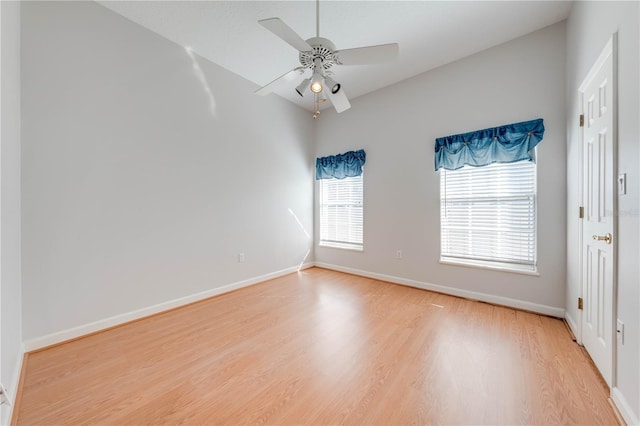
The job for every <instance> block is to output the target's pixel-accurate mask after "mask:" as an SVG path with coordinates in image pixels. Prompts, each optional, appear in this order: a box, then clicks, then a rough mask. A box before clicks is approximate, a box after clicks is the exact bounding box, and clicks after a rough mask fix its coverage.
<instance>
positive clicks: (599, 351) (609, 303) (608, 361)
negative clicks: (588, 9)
mask: <svg viewBox="0 0 640 426" xmlns="http://www.w3.org/2000/svg"><path fill="white" fill-rule="evenodd" d="M615 50H616V37H615V35H614V36H613V37H612V38H611V40H609V43H607V46H606V47H605V49H604V50H603V52H602V53H601V54H600V57H599V58H598V60H597V61H596V63H595V64H594V66H593V68H592V69H591V71H590V72H589V74H588V75H587V78H586V79H585V81H584V82H583V83H582V85H581V86H580V89H579V90H580V96H581V98H582V111H583V114H584V125H583V134H582V136H583V137H582V144H583V146H582V148H583V149H582V153H583V154H582V155H583V170H582V172H583V173H582V176H583V178H582V179H583V185H582V188H583V194H582V195H583V203H584V220H583V226H582V298H583V307H584V312H583V314H582V343H583V345H584V347H585V348H586V350H587V352H589V355H590V356H591V358H592V359H593V361H594V363H595V364H596V366H597V367H598V369H599V370H600V373H601V374H602V376H603V377H604V379H605V381H606V382H607V384H608V385H609V386H611V384H612V383H611V380H612V372H613V344H614V341H613V336H614V334H615V333H614V331H613V328H614V321H613V315H614V305H615V300H614V296H615V262H616V259H615V254H616V250H615V247H616V234H615V230H616V209H617V199H616V191H617V186H616V181H615V179H614V175H615V173H616V157H615V155H616V129H615V127H614V125H615V122H616V121H615V117H616V116H615V114H616V111H615V108H616V104H615V102H616V90H617V86H616V84H615V83H616V82H615V80H614V78H615V73H614V71H615V62H616V61H615V59H616V57H615Z"/></svg>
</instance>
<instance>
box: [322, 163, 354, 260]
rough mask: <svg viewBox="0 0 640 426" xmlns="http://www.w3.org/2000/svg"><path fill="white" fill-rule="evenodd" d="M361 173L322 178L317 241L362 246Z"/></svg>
mask: <svg viewBox="0 0 640 426" xmlns="http://www.w3.org/2000/svg"><path fill="white" fill-rule="evenodd" d="M362 181H363V179H362V174H360V175H359V176H354V177H347V178H344V179H335V178H333V179H322V180H319V181H318V182H319V186H320V197H319V198H320V245H321V246H330V247H339V248H346V249H352V250H362Z"/></svg>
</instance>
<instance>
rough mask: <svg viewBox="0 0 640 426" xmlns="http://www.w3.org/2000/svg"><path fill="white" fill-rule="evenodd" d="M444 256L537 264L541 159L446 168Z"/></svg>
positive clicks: (481, 262)
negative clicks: (537, 211) (537, 202)
mask: <svg viewBox="0 0 640 426" xmlns="http://www.w3.org/2000/svg"><path fill="white" fill-rule="evenodd" d="M440 226H441V261H443V262H445V263H446V262H453V263H463V264H468V265H477V266H486V267H493V268H499V269H509V270H519V271H532V272H533V271H535V269H536V164H535V163H534V162H530V161H521V162H516V163H501V164H491V165H488V166H483V167H470V166H465V167H463V168H461V169H458V170H445V169H442V170H440Z"/></svg>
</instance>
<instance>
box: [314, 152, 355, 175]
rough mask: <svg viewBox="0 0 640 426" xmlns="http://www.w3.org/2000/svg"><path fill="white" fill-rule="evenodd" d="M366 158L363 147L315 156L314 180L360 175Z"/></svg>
mask: <svg viewBox="0 0 640 426" xmlns="http://www.w3.org/2000/svg"><path fill="white" fill-rule="evenodd" d="M366 158H367V155H366V154H365V152H364V149H361V150H359V151H349V152H345V153H344V154H338V155H330V156H328V157H320V158H316V180H320V179H332V178H336V179H344V178H347V177H353V176H360V175H361V174H362V166H364V162H365V160H366Z"/></svg>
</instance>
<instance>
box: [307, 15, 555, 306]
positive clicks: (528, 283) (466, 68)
mask: <svg viewBox="0 0 640 426" xmlns="http://www.w3.org/2000/svg"><path fill="white" fill-rule="evenodd" d="M564 40H565V27H564V23H559V24H556V25H553V26H551V27H548V28H545V29H542V30H540V31H537V32H535V33H532V34H530V35H526V36H524V37H521V38H518V39H516V40H513V41H511V42H509V43H506V44H503V45H500V46H498V47H495V48H492V49H488V50H486V51H483V52H480V53H478V54H475V55H473V56H470V57H467V58H465V59H462V60H460V61H457V62H454V63H451V64H449V65H446V66H443V67H440V68H438V69H435V70H432V71H429V72H427V73H424V74H421V75H419V76H417V77H414V78H412V79H409V80H406V81H404V82H401V83H398V84H396V85H393V86H390V87H387V88H385V89H383V90H380V91H377V92H375V93H372V94H369V95H366V96H363V97H360V98H357V99H355V100H354V101H353V103H352V105H353V107H352V108H351V109H350V110H348V111H346V112H344V113H342V114H335V113H332V112H327V113H326V114H325V113H323V115H322V118H321V120H322V123H321V125H319V126H318V129H317V132H318V136H317V145H316V154H317V155H318V156H324V155H329V154H335V153H338V152H344V151H348V150H352V149H359V148H364V149H365V151H366V152H367V163H366V164H365V171H364V206H365V207H364V226H365V230H364V232H365V233H364V252H362V253H360V252H351V251H346V250H339V249H332V248H326V247H316V261H317V262H321V263H326V264H331V265H337V266H339V267H342V268H345V267H346V268H352V269H356V270H359V271H365V272H368V273H376V274H383V275H387V276H391V277H396V278H400V279H402V280H412V281H416V282H418V283H431V284H435V285H437V286H444V288H443V289H444V290H445V291H448V292H453V293H454V294H469V292H471V293H475V294H476V295H479V294H480V295H489V296H491V297H488V298H489V299H490V300H500V301H502V302H503V303H511V302H513V301H517V302H518V303H517V305H518V306H521V307H525V308H530V309H533V310H543V311H545V312H554V313H555V314H557V315H562V313H563V312H564V305H565V262H566V259H565V251H564V247H565V245H566V241H565V220H564V218H565V197H566V190H565V161H566V159H565V142H564V139H565V113H564V107H565V98H564V93H565V86H564V73H565V70H564V56H565V49H564V45H565V43H564ZM400 54H401V55H402V47H401V50H400ZM424 54H425V55H428V54H429V52H424ZM348 90H349V88H348V87H347V88H346V91H347V93H348ZM539 117H541V118H543V119H544V124H545V127H546V132H545V136H544V140H543V141H542V142H541V144H540V145H539V148H538V153H539V162H538V164H539V172H538V221H539V225H538V271H539V273H540V276H538V277H536V276H528V275H518V274H513V273H507V272H498V271H489V270H482V269H477V268H468V267H462V266H452V265H444V264H440V263H439V258H440V189H439V181H440V180H439V174H438V173H436V172H434V170H433V163H434V155H433V145H434V140H435V138H436V137H439V136H447V135H451V134H456V133H463V132H467V131H472V130H476V129H483V128H486V127H492V126H496V125H502V124H508V123H514V122H519V121H525V120H531V119H534V118H539ZM317 226H318V224H317V221H316V236H317V235H318V234H317V232H318V230H317ZM396 250H402V251H403V259H401V260H398V259H396V258H395V253H396ZM501 298H507V299H510V300H505V299H501ZM485 299H486V297H485ZM520 302H524V303H520Z"/></svg>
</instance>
